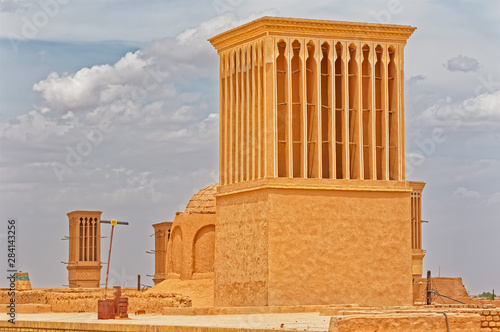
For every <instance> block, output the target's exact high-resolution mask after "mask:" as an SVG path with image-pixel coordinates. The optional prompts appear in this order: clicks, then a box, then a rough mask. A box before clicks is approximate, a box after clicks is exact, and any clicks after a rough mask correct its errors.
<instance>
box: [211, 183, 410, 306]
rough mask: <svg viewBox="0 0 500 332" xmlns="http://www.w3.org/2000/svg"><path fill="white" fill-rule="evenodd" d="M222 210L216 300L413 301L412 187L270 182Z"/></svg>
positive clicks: (225, 202) (233, 198)
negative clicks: (334, 186) (291, 185)
mask: <svg viewBox="0 0 500 332" xmlns="http://www.w3.org/2000/svg"><path fill="white" fill-rule="evenodd" d="M217 213H218V218H217V224H216V227H217V233H216V263H215V268H216V280H215V293H216V295H215V305H216V306H253V305H276V306H283V305H308V304H316V305H317V304H345V303H358V304H360V305H363V306H385V305H410V304H412V298H413V294H412V271H411V242H410V241H411V228H410V194H409V192H404V191H393V192H384V191H354V190H350V191H347V190H326V189H325V190H323V189H314V190H312V189H282V188H279V189H271V188H264V189H260V190H255V191H248V192H240V193H235V194H230V195H221V196H218V197H217Z"/></svg>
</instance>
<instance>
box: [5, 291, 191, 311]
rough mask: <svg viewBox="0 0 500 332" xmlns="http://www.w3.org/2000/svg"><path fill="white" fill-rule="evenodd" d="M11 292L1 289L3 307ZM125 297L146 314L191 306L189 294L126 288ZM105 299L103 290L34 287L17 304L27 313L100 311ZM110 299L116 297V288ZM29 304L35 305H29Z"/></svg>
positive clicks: (132, 307) (133, 308)
mask: <svg viewBox="0 0 500 332" xmlns="http://www.w3.org/2000/svg"><path fill="white" fill-rule="evenodd" d="M7 293H8V291H0V303H3V304H5V305H1V307H2V310H4V309H6V304H7V303H9V300H10V298H9V296H8V294H7ZM122 296H126V297H128V299H129V302H128V303H129V307H128V312H129V313H133V312H135V311H136V310H139V309H143V310H146V313H161V310H162V309H163V308H164V307H190V306H191V300H190V299H189V297H186V296H182V295H181V294H176V293H165V294H158V293H143V292H138V291H136V290H131V289H128V290H125V291H123V292H122ZM103 298H104V290H103V289H96V290H94V289H34V290H29V291H22V292H19V291H18V292H16V305H22V307H19V309H23V311H25V312H26V313H36V312H50V311H51V312H97V300H99V299H103ZM107 298H108V299H110V298H113V291H112V289H110V290H108V292H107ZM27 304H31V305H30V306H27Z"/></svg>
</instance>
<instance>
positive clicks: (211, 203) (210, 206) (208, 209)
mask: <svg viewBox="0 0 500 332" xmlns="http://www.w3.org/2000/svg"><path fill="white" fill-rule="evenodd" d="M216 192H217V184H212V185H211V186H208V187H205V188H203V189H201V190H200V191H198V192H197V193H196V194H194V195H193V197H191V199H190V200H189V203H188V204H187V206H186V210H185V211H184V212H185V213H215V194H216Z"/></svg>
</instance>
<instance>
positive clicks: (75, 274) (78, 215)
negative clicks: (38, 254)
mask: <svg viewBox="0 0 500 332" xmlns="http://www.w3.org/2000/svg"><path fill="white" fill-rule="evenodd" d="M101 214H102V212H100V211H73V212H70V213H68V218H69V261H68V266H67V269H68V280H69V287H70V288H75V287H80V288H98V287H99V283H100V280H101V268H102V265H101V224H100V220H101Z"/></svg>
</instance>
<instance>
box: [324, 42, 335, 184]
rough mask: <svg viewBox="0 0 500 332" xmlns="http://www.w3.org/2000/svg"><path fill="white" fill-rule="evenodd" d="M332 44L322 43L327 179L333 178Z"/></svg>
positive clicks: (325, 170) (325, 168) (325, 167)
mask: <svg viewBox="0 0 500 332" xmlns="http://www.w3.org/2000/svg"><path fill="white" fill-rule="evenodd" d="M329 53H330V45H329V44H328V43H326V42H325V43H323V44H322V45H321V56H322V59H321V141H322V145H321V159H322V162H321V176H322V177H323V178H325V179H327V178H331V177H332V175H331V173H330V168H331V167H330V160H331V152H330V151H331V146H332V142H331V140H330V137H331V132H332V129H333V128H332V126H331V123H332V121H331V118H332V105H331V98H330V97H329V96H330V90H331V75H332V66H331V63H330V60H329Z"/></svg>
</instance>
